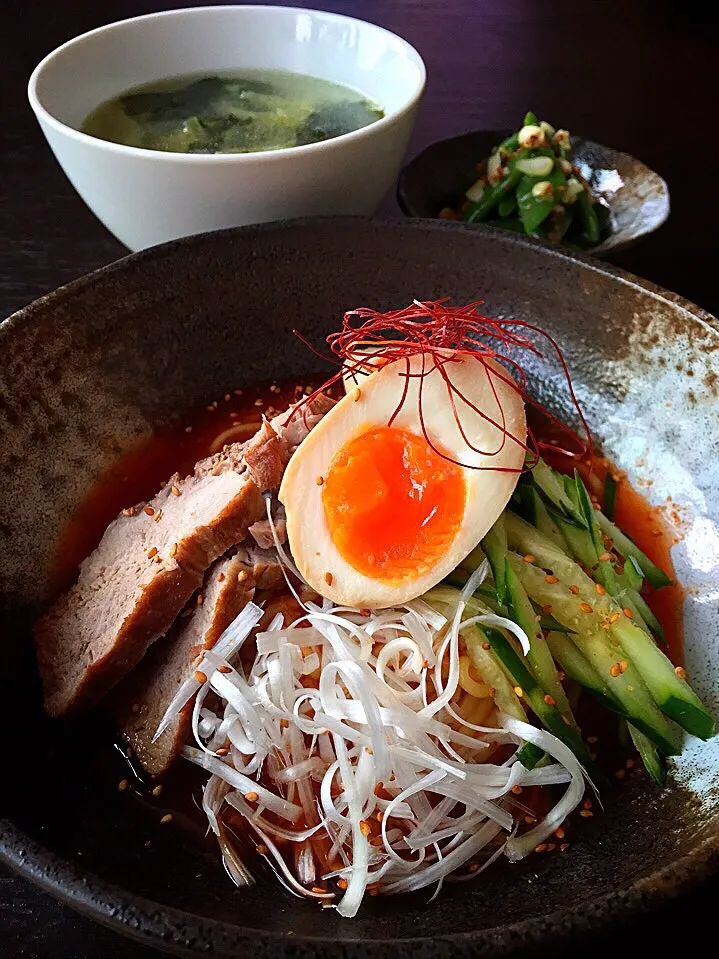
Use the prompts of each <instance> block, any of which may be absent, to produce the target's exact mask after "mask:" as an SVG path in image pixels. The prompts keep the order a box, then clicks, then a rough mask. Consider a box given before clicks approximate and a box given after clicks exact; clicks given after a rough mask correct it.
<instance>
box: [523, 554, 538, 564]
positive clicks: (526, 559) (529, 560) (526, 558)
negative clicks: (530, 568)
mask: <svg viewBox="0 0 719 959" xmlns="http://www.w3.org/2000/svg"><path fill="white" fill-rule="evenodd" d="M522 559H523V560H524V562H525V563H533V562H534V560H535V557H534V556H532V554H531V553H527V555H526V556H523V557H522Z"/></svg>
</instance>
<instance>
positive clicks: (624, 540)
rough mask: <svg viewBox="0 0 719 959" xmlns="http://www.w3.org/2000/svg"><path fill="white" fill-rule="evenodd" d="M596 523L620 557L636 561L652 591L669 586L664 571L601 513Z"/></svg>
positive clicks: (669, 580) (668, 580)
mask: <svg viewBox="0 0 719 959" xmlns="http://www.w3.org/2000/svg"><path fill="white" fill-rule="evenodd" d="M597 522H598V523H599V526H600V529H601V531H602V532H603V533H604V535H605V536H608V537H609V539H610V540H611V541H612V543H613V544H614V546H615V548H616V549H617V550H618V551H619V552H620V553H621V554H622V556H624V557H625V558H628V557H632V558H633V559H635V560H636V561H637V564H638V565H639V567H640V568H641V570H642V572H643V573H644V575H645V576H646V577H647V580H648V582H649V583H650V585H652V586H653V587H654V589H661V588H662V586H669V585H670V584H671V579H670V578H669V577H668V576H667V574H666V573H665V572H664V570H662V569H659V567H658V566H656V565H655V564H654V563H653V562H652V561H651V560H650V559H649V557H648V556H646V555H645V554H644V553H643V552H642V551H641V550H640V549H639V547H638V546H637V545H636V544H635V543H633V542H632V541H631V540H630V539H629V537H628V536H625V534H624V533H623V532H622V531H621V530H620V529H619V527H618V526H615V525H614V523H612V522H611V521H610V520H608V519H607V517H606V516H604V514H603V513H599V512H598V513H597Z"/></svg>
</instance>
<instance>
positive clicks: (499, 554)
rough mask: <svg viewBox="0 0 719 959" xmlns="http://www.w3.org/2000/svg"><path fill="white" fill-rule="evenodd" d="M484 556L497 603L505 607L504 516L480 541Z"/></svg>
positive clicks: (505, 536) (505, 546)
mask: <svg viewBox="0 0 719 959" xmlns="http://www.w3.org/2000/svg"><path fill="white" fill-rule="evenodd" d="M481 545H482V549H483V551H484V555H485V556H486V557H487V559H488V560H489V565H490V566H491V567H492V577H493V579H494V588H495V590H496V591H497V602H498V603H499V605H500V606H506V605H507V580H506V568H507V534H506V532H505V530H504V514H502V515H501V516H500V517H499V519H498V520H497V522H496V523H495V524H494V526H493V527H492V528H491V529H490V531H489V532H488V533H487V535H486V536H485V537H484V539H483V540H482V544H481Z"/></svg>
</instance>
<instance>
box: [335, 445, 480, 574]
mask: <svg viewBox="0 0 719 959" xmlns="http://www.w3.org/2000/svg"><path fill="white" fill-rule="evenodd" d="M465 499H466V485H465V479H464V475H463V471H462V469H461V468H460V467H459V466H457V465H455V464H454V463H452V462H450V461H449V460H447V459H445V458H444V457H443V456H440V455H439V453H437V452H435V451H434V450H433V449H432V447H431V446H430V445H429V443H428V442H427V441H426V440H425V439H424V437H422V436H417V435H416V434H415V433H411V432H410V431H409V430H405V429H396V428H394V427H388V426H383V427H377V428H373V429H370V430H367V431H366V432H364V433H361V434H360V435H359V436H355V437H354V438H353V439H351V440H349V441H348V442H347V443H345V444H344V446H342V447H341V449H339V450H338V452H337V453H336V454H335V455H334V457H333V459H332V461H331V463H330V466H329V470H328V472H327V475H326V477H325V479H324V486H323V489H322V505H323V507H324V513H325V519H326V520H327V525H328V527H329V532H330V536H331V538H332V542H333V543H334V545H335V547H336V548H337V550H338V552H339V553H340V555H341V556H342V558H343V559H344V560H345V561H346V562H347V563H349V564H350V566H352V567H353V568H354V569H356V570H357V571H358V572H360V573H364V574H365V575H366V576H371V577H372V578H373V579H379V580H384V581H387V582H400V581H402V580H403V579H407V578H411V579H416V578H418V577H419V576H422V575H423V574H424V573H426V572H428V571H429V570H430V569H432V568H433V567H434V566H435V565H436V564H437V562H438V561H439V560H440V559H441V558H442V557H443V556H444V555H445V554H446V553H447V551H448V550H449V548H450V546H451V544H452V542H453V540H454V539H455V538H456V536H457V533H458V532H459V529H460V526H461V524H462V518H463V516H464V507H465Z"/></svg>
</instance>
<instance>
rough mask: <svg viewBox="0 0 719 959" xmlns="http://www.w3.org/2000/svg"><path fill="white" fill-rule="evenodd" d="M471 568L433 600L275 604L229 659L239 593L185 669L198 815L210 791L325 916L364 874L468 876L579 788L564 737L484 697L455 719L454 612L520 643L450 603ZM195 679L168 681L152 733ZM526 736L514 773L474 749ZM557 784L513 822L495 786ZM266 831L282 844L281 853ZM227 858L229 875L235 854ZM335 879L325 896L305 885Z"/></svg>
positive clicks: (350, 901) (248, 623)
mask: <svg viewBox="0 0 719 959" xmlns="http://www.w3.org/2000/svg"><path fill="white" fill-rule="evenodd" d="M268 507H269V504H268ZM268 515H269V509H268ZM270 518H271V517H270ZM282 560H283V562H285V563H286V565H288V567H289V568H290V569H291V568H292V567H291V565H290V561H289V560H288V558H287V557H286V556H285V555H284V554H283V555H282ZM487 569H488V566H487V563H486V562H484V563H482V565H481V566H480V567H479V568H478V569H477V570H476V571H475V572H474V573H473V574H472V575H471V576H470V578H469V580H468V581H467V584H466V586H465V587H464V589H463V590H462V592H461V594H458V599H457V601H456V603H455V604H454V606H453V607H451V606H449V604H443V605H446V610H445V612H446V613H447V615H442V614H440V613H438V612H437V611H436V610H435V609H433V608H432V607H431V606H429V605H428V604H427V603H426V602H424V601H422V600H414V601H412V602H411V603H409V604H407V605H405V606H402V607H399V608H397V609H384V610H379V611H369V612H368V611H367V610H364V611H360V610H356V609H347V608H344V607H335V606H333V605H332V604H331V603H329V602H327V601H323V602H322V604H321V605H318V604H317V603H311V602H305V603H303V604H302V605H303V616H302V618H301V619H300V620H298V621H297V622H295V623H292V624H290V625H289V626H288V625H286V624H285V623H284V621H283V620H282V618H281V616H280V617H279V618H278V617H275V619H274V620H273V621H272V623H271V624H270V627H269V628H268V629H265V630H264V631H262V632H260V633H258V634H257V636H256V640H257V649H256V655H255V659H254V663H253V665H252V667H251V669H250V670H249V671H248V673H247V674H245V673H243V672H242V671H241V669H240V668H239V667H237V668H233V667H232V662H231V660H232V659H233V657H236V653H237V651H238V649H239V648H240V647H241V645H242V643H243V642H244V640H245V639H246V638H247V636H248V635H249V634H250V633H251V632H252V630H253V629H254V628H255V627H256V625H257V623H258V622H259V619H260V616H261V610H260V609H259V607H257V606H254V604H249V605H248V606H247V607H246V608H245V610H243V612H242V613H241V614H240V616H239V617H238V618H237V620H235V622H234V623H233V624H232V625H231V626H230V627H229V629H228V630H226V632H225V634H223V637H222V638H221V639H220V641H219V643H218V644H217V646H216V647H215V649H214V650H212V651H210V653H208V654H207V655H206V657H205V660H203V664H206V665H207V669H206V670H205V669H203V664H200V665H199V667H198V668H199V669H200V670H202V671H204V672H206V675H207V677H208V680H207V683H206V684H205V685H204V686H203V688H202V689H201V690H200V693H199V695H198V696H197V698H196V700H195V704H194V711H193V732H194V735H195V739H196V740H197V745H196V746H194V747H185V749H184V755H185V757H186V758H187V759H189V760H190V761H192V762H194V763H196V764H197V765H199V766H202V767H203V768H204V769H206V770H207V771H208V772H210V773H211V777H210V780H209V782H208V785H207V787H206V790H205V796H204V798H203V808H204V809H205V812H206V814H207V817H208V821H209V823H210V826H211V828H212V829H213V831H214V832H215V833H218V832H221V831H222V820H221V816H220V812H221V808H222V804H223V803H228V804H229V805H231V806H232V807H233V808H234V809H235V810H237V811H238V812H239V813H240V814H241V815H242V816H243V817H244V818H245V820H246V821H247V824H248V827H249V828H250V829H251V830H252V831H253V832H254V834H255V835H256V837H258V839H259V841H260V843H261V844H262V845H264V846H265V847H266V849H267V855H268V856H270V857H271V858H272V859H273V861H274V864H275V866H276V869H277V872H278V874H279V875H280V877H281V878H282V881H283V882H285V883H286V884H287V886H288V887H289V888H290V889H292V890H293V891H294V892H299V893H301V894H302V895H307V896H309V897H310V898H315V899H320V900H322V901H323V903H324V904H327V905H333V906H334V907H335V908H336V909H337V910H338V912H339V913H340V914H341V915H343V916H354V915H355V914H356V913H357V911H358V909H359V908H360V905H361V903H362V900H363V898H364V896H365V894H366V892H367V890H368V889H371V890H375V889H378V890H379V891H381V892H385V893H389V894H395V893H400V892H405V891H411V890H417V889H423V888H426V887H428V886H432V887H434V890H435V894H436V892H437V891H439V889H440V888H441V886H442V883H443V882H444V880H445V879H446V878H451V879H453V880H462V879H465V878H469V877H470V876H472V875H476V874H478V873H479V872H481V871H482V869H484V868H486V866H487V865H489V863H490V862H492V861H493V860H494V859H495V858H496V857H497V856H498V855H500V854H501V853H502V852H506V855H507V856H508V857H509V858H510V859H512V860H516V859H520V858H522V857H523V856H525V855H527V853H529V852H531V851H532V850H533V849H534V847H535V846H536V845H537V844H538V843H539V842H541V841H542V840H543V839H545V838H546V837H547V836H549V835H550V834H551V832H552V831H553V830H554V829H556V828H557V827H558V826H559V825H560V824H561V822H562V821H563V820H564V819H565V818H566V816H567V815H568V813H569V812H570V811H571V810H572V809H573V808H574V807H575V806H576V805H577V804H578V803H579V802H580V800H581V797H582V794H583V790H584V779H585V773H584V770H583V769H582V767H581V766H580V764H579V763H578V761H577V760H576V758H575V757H574V755H573V754H572V752H571V751H570V750H569V749H568V748H567V747H566V746H564V745H563V744H562V743H561V742H560V741H559V740H557V739H556V738H555V737H553V736H551V735H550V734H549V733H547V732H545V731H544V730H541V729H537V728H536V727H534V726H531V725H529V724H527V723H522V722H519V721H517V720H515V719H511V718H510V717H508V716H505V715H503V714H501V713H499V712H498V711H497V710H496V709H495V708H494V707H493V706H492V710H493V711H492V714H491V715H492V720H491V723H489V724H488V725H478V724H477V723H472V722H471V721H470V720H469V719H465V718H464V717H463V716H462V715H461V711H462V709H463V707H461V706H460V705H459V702H460V701H459V700H458V699H457V694H458V693H459V692H461V691H462V690H461V682H460V681H461V677H460V669H459V660H460V636H461V631H462V629H463V628H464V626H465V625H466V624H468V623H473V622H478V623H485V624H490V625H493V626H495V627H498V628H500V629H504V630H505V631H508V632H510V633H512V634H513V635H514V636H515V637H516V638H517V639H518V640H519V642H520V643H521V644H522V648H523V649H525V652H526V649H527V645H528V640H527V637H526V635H525V634H524V633H523V632H522V630H520V629H519V627H517V626H516V624H514V623H512V622H511V621H510V620H507V619H505V618H504V617H499V616H494V615H493V614H491V615H490V614H485V615H481V616H468V615H467V614H468V612H470V611H471V606H469V605H468V600H469V599H470V597H471V596H472V594H473V593H474V592H475V590H476V589H477V587H478V586H479V585H480V584H481V582H482V580H483V579H484V577H485V576H486V575H487ZM465 617H467V618H465ZM223 664H224V665H225V666H226V667H230V668H229V670H228V669H227V668H225V669H223V671H222V672H220V671H219V670H218V668H217V667H218V666H220V665H223ZM198 688H199V684H198V683H196V682H195V681H194V680H193V681H192V684H190V683H189V682H188V683H186V684H184V685H183V687H181V689H180V691H179V692H178V694H177V696H176V697H175V699H174V700H173V703H172V705H171V707H170V709H168V711H167V714H166V716H165V718H164V719H163V723H162V724H161V728H160V730H159V731H158V735H159V734H160V733H161V732H162V729H164V728H166V727H167V725H168V724H169V723H170V722H171V721H172V718H173V717H174V716H175V715H177V713H178V712H179V711H180V709H182V708H183V707H184V705H185V703H187V702H188V701H189V699H190V698H191V697H192V696H193V695H194V693H195V692H197V690H198ZM210 694H212V695H210ZM463 695H464V694H463ZM462 701H464V700H462ZM458 710H459V711H458ZM528 742H531V743H534V744H535V745H537V746H538V747H540V748H541V749H542V750H543V751H544V752H545V753H546V754H547V756H549V757H551V758H552V759H553V760H554V762H552V763H551V764H549V765H545V766H542V767H540V768H537V769H534V770H531V771H530V770H527V769H526V768H525V767H524V766H523V765H522V764H521V763H519V762H517V761H516V760H515V758H514V756H513V755H512V756H509V758H506V757H507V753H506V750H505V752H504V753H503V755H504V757H505V758H504V759H503V761H501V762H493V761H492V748H490V747H495V746H501V745H504V746H505V747H506V745H507V744H508V743H510V744H514V743H516V744H522V743H528ZM223 747H224V748H223ZM562 783H567V784H568V786H567V789H566V791H565V793H564V795H563V796H562V798H561V799H560V800H559V801H558V802H557V804H556V805H555V806H554V807H553V808H552V809H551V810H550V811H549V813H548V814H547V815H546V816H545V818H544V819H543V820H542V821H541V822H539V823H538V824H537V825H536V826H535V827H534V828H533V829H531V830H530V831H528V832H525V833H524V834H523V835H516V834H515V833H516V831H517V827H516V823H515V817H514V816H513V814H512V810H513V808H516V800H515V799H514V797H513V795H512V790H513V788H514V787H517V786H525V785H526V786H529V785H541V786H549V785H554V784H562ZM274 840H277V841H278V842H280V841H286V842H287V841H288V842H290V843H291V844H292V849H293V850H295V851H296V852H295V854H294V859H293V860H292V864H290V862H288V861H287V860H286V859H285V858H284V857H283V855H282V853H281V851H280V847H278V846H277V844H276V843H275V842H274ZM228 869H229V870H230V871H231V874H233V873H237V871H238V867H237V862H236V861H234V862H233V863H232V864H231V865H230V866H228ZM458 870H459V872H458ZM318 877H319V878H318ZM335 879H336V880H338V881H339V882H340V886H339V888H340V889H342V890H343V893H342V894H341V895H340V894H339V893H338V892H332V890H331V888H330V889H327V890H326V888H325V887H324V886H322V885H320V884H322V883H326V882H328V881H331V880H335Z"/></svg>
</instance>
